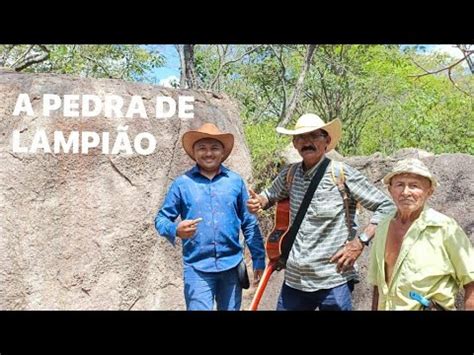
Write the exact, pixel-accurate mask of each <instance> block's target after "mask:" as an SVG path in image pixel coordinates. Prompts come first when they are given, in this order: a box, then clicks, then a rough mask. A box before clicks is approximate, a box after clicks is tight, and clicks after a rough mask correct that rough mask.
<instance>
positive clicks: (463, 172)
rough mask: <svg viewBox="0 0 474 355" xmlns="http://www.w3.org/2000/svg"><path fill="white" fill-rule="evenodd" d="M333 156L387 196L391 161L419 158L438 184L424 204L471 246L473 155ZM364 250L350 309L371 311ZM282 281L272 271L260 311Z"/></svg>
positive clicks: (291, 154) (293, 156)
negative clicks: (447, 218)
mask: <svg viewBox="0 0 474 355" xmlns="http://www.w3.org/2000/svg"><path fill="white" fill-rule="evenodd" d="M334 153H335V152H334V151H333V152H331V154H330V155H331V156H330V158H333V159H337V160H343V161H345V162H346V163H348V164H349V165H351V166H352V167H354V168H356V169H358V170H359V171H361V172H362V173H363V174H364V175H366V176H367V177H368V178H369V179H370V180H371V181H372V182H374V183H375V185H376V186H377V187H379V188H380V189H381V190H382V191H384V192H385V193H386V194H387V195H388V191H387V190H386V189H385V187H384V185H383V183H382V178H383V177H384V176H385V174H387V173H388V172H389V171H391V169H392V166H393V165H394V164H395V162H397V161H398V160H400V159H405V158H409V157H413V158H418V159H421V160H422V161H423V162H424V163H425V164H426V165H427V166H428V168H429V169H430V171H431V172H432V173H433V174H434V175H435V176H436V177H437V178H438V181H439V182H440V186H439V187H438V188H437V189H436V191H435V193H434V194H433V196H432V197H431V198H430V200H429V201H428V205H429V206H431V207H433V208H435V209H436V210H438V211H440V212H442V213H444V214H446V215H448V216H450V217H453V218H454V219H456V221H457V222H458V223H459V224H460V225H461V227H462V228H463V229H464V231H465V232H466V234H467V235H468V236H469V238H470V239H471V242H473V243H474V221H473V219H472V216H473V215H474V208H473V206H472V205H471V201H472V200H473V198H474V181H473V179H474V178H473V177H474V157H473V156H471V155H467V154H442V155H433V154H431V153H428V152H426V151H423V150H418V149H413V148H411V149H402V150H400V151H398V152H396V153H394V154H393V156H391V157H384V156H382V154H380V153H375V154H373V155H371V156H360V157H350V158H343V157H341V156H340V155H337V154H334ZM284 156H286V157H287V161H289V162H295V161H300V160H301V158H300V157H299V155H298V153H297V152H296V150H294V149H292V148H289V149H287V150H285V152H284ZM370 216H371V213H369V212H368V211H365V210H363V211H362V213H361V225H362V226H365V225H366V224H367V223H368V221H369V218H370ZM262 224H263V225H264V226H266V225H268V224H269V222H268V221H263V223H262ZM269 228H271V226H269V227H268V228H267V230H268V229H269ZM368 251H369V250H368V249H366V250H365V251H364V252H363V254H362V255H361V257H360V259H359V260H358V265H359V270H360V276H361V282H360V283H359V284H357V285H356V288H355V292H354V309H357V310H369V309H370V308H371V299H372V287H371V285H369V283H368V282H367V263H368V254H369V252H368ZM282 282H283V272H279V273H278V272H276V273H274V274H273V275H272V277H271V279H270V282H269V285H268V287H267V290H266V291H265V294H264V297H263V298H262V301H261V304H260V307H259V308H260V309H264V310H265V309H266V310H271V309H275V307H276V302H277V298H278V294H279V292H280V288H281V284H282ZM253 291H254V290H252V292H253ZM249 298H250V296H249ZM461 300H462V292H461V293H460V295H459V296H458V299H457V306H458V308H462V305H461V303H462V302H461Z"/></svg>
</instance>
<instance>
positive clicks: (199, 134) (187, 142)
mask: <svg viewBox="0 0 474 355" xmlns="http://www.w3.org/2000/svg"><path fill="white" fill-rule="evenodd" d="M203 138H212V139H216V140H218V141H219V142H221V143H222V145H223V146H224V158H223V159H222V161H224V160H226V159H227V157H228V156H229V154H230V152H231V151H232V148H233V147H234V136H233V135H232V134H231V133H224V132H221V131H219V129H218V128H217V127H216V126H215V125H213V124H212V123H204V124H203V125H202V126H201V127H200V128H198V129H197V130H195V131H188V132H186V133H185V134H183V137H182V139H181V142H182V143H183V148H184V150H185V151H186V153H187V154H188V155H189V156H190V157H191V159H192V160H194V161H195V160H196V159H194V150H193V146H194V143H196V142H197V141H198V140H200V139H203Z"/></svg>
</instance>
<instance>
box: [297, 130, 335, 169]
mask: <svg viewBox="0 0 474 355" xmlns="http://www.w3.org/2000/svg"><path fill="white" fill-rule="evenodd" d="M329 143H331V137H330V136H329V135H328V134H327V132H325V131H323V130H321V129H318V130H316V131H313V132H309V133H305V134H298V135H296V136H294V137H293V146H294V147H295V149H296V150H297V151H298V153H299V154H300V155H301V157H302V158H303V161H304V162H305V164H306V165H308V164H309V165H310V166H312V165H314V164H316V163H317V162H318V161H319V160H321V157H322V156H323V155H324V153H325V152H326V147H327V146H328V145H329Z"/></svg>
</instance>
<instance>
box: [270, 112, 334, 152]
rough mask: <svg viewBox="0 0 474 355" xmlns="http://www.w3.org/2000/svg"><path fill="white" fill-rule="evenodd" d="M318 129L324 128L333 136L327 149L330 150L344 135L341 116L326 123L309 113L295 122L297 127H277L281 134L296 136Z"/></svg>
mask: <svg viewBox="0 0 474 355" xmlns="http://www.w3.org/2000/svg"><path fill="white" fill-rule="evenodd" d="M317 129H324V130H325V131H326V132H328V134H329V136H330V137H331V143H329V145H328V147H327V151H328V152H329V151H330V150H331V149H334V148H335V147H336V145H337V143H339V140H340V139H341V135H342V123H341V120H340V119H339V118H335V119H334V120H332V121H331V122H328V123H325V122H324V121H323V120H322V119H321V118H320V117H319V116H318V115H315V114H313V113H307V114H304V115H303V116H301V117H300V118H298V120H297V121H296V124H295V129H286V128H283V127H277V129H276V130H277V132H278V133H281V134H289V135H291V136H295V135H297V134H304V133H308V132H312V131H316V130H317Z"/></svg>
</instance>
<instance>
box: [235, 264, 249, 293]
mask: <svg viewBox="0 0 474 355" xmlns="http://www.w3.org/2000/svg"><path fill="white" fill-rule="evenodd" d="M237 274H238V277H239V284H240V287H242V288H243V289H245V290H246V289H248V288H249V287H250V280H249V274H248V272H247V264H246V263H245V260H244V259H242V261H241V262H240V264H239V265H238V266H237Z"/></svg>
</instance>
